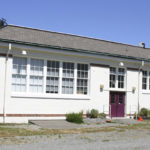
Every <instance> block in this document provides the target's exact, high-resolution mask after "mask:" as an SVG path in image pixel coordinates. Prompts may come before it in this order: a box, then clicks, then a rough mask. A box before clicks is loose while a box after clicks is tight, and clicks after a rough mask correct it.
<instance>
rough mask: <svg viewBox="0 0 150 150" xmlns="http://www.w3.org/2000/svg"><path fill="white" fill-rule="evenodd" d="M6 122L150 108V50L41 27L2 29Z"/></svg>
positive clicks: (1, 117) (0, 104)
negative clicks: (89, 111) (77, 113)
mask: <svg viewBox="0 0 150 150" xmlns="http://www.w3.org/2000/svg"><path fill="white" fill-rule="evenodd" d="M0 89H1V90H0V122H6V123H27V122H28V121H29V120H40V119H41V120H48V119H64V118H65V115H66V113H71V112H80V111H83V113H84V114H86V111H88V110H91V109H93V108H94V109H97V110H98V111H99V112H100V113H105V114H107V116H110V117H119V118H120V117H121V118H122V117H124V118H128V117H132V116H133V115H134V114H135V113H136V112H138V111H139V110H140V108H142V107H146V108H148V109H150V49H149V48H145V47H144V46H143V47H140V46H132V45H127V44H122V43H115V42H110V41H104V40H100V39H94V38H89V37H82V36H76V35H70V34H64V33H57V32H51V31H44V30H39V29H33V28H27V27H20V26H15V25H7V26H3V27H1V28H0Z"/></svg>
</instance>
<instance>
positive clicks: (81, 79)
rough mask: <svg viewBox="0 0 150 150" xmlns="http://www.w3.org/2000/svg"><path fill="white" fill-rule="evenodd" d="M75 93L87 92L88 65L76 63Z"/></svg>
mask: <svg viewBox="0 0 150 150" xmlns="http://www.w3.org/2000/svg"><path fill="white" fill-rule="evenodd" d="M77 94H83V95H87V94H88V65H87V64H77Z"/></svg>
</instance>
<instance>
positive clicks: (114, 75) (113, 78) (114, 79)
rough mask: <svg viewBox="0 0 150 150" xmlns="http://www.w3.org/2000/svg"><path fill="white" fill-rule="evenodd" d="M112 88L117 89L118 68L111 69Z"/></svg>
mask: <svg viewBox="0 0 150 150" xmlns="http://www.w3.org/2000/svg"><path fill="white" fill-rule="evenodd" d="M109 84H110V87H111V88H115V85H116V68H113V67H111V68H110V83H109Z"/></svg>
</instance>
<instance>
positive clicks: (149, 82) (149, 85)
mask: <svg viewBox="0 0 150 150" xmlns="http://www.w3.org/2000/svg"><path fill="white" fill-rule="evenodd" d="M143 71H146V72H147V75H146V76H144V77H145V78H146V89H143ZM142 90H143V91H148V92H150V71H149V70H145V69H144V70H142Z"/></svg>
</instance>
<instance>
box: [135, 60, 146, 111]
mask: <svg viewBox="0 0 150 150" xmlns="http://www.w3.org/2000/svg"><path fill="white" fill-rule="evenodd" d="M143 66H144V61H142V64H141V66H140V67H139V70H138V104H137V105H138V108H137V109H138V113H139V111H140V72H141V69H142V67H143Z"/></svg>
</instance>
